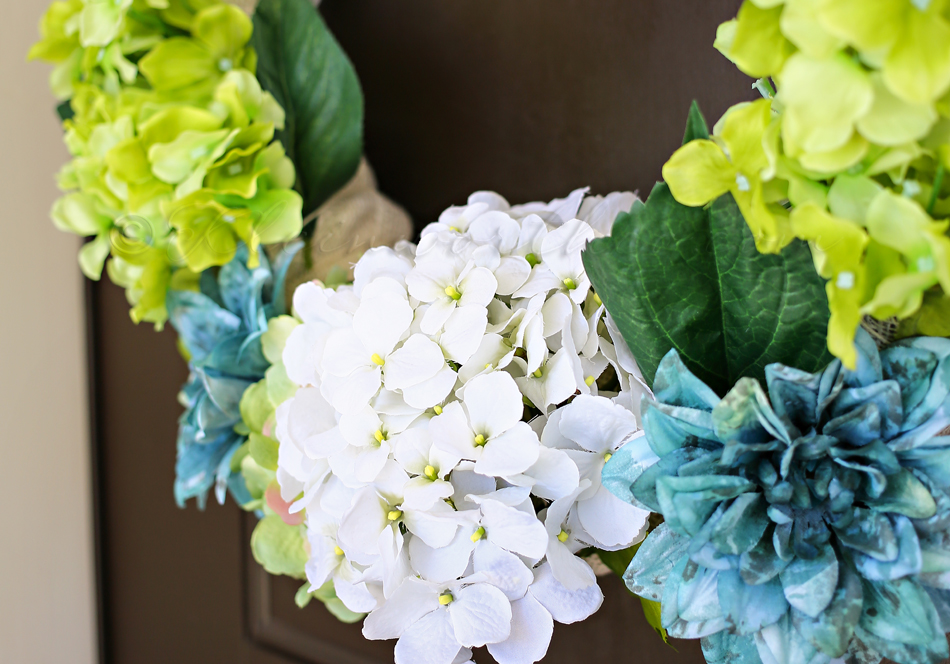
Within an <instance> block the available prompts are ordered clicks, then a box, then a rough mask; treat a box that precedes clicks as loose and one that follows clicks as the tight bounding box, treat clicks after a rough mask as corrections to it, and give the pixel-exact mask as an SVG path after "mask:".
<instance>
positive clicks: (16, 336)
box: [0, 0, 97, 664]
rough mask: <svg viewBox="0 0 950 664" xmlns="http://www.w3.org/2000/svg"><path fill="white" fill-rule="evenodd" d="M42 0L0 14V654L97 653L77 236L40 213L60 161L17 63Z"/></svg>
mask: <svg viewBox="0 0 950 664" xmlns="http://www.w3.org/2000/svg"><path fill="white" fill-rule="evenodd" d="M48 4H49V3H48V0H18V1H17V2H6V3H4V6H3V21H0V90H2V93H0V155H2V158H0V201H2V212H0V215H2V219H0V231H2V232H0V237H2V241H3V245H2V249H0V256H2V259H0V348H2V350H0V377H2V383H0V420H2V421H3V422H4V423H5V426H4V432H3V436H2V439H0V487H3V492H4V496H5V500H4V507H3V509H0V662H4V663H5V664H21V663H23V664H33V663H36V664H46V663H47V662H48V663H50V664H52V663H56V664H65V663H69V664H73V663H75V664H92V662H94V661H97V660H96V647H95V643H96V638H95V601H94V592H93V589H94V583H93V578H94V576H93V535H92V533H93V528H92V521H93V518H92V499H91V481H90V461H89V449H90V448H89V438H88V429H89V427H88V417H87V412H88V406H87V403H88V400H87V386H86V351H85V343H86V334H85V320H86V319H85V314H84V304H83V288H84V287H83V277H82V275H81V274H80V272H79V269H78V265H77V263H76V252H77V251H78V249H79V243H80V241H79V240H78V239H77V238H75V237H73V236H71V235H68V234H66V233H61V232H59V231H57V230H56V229H55V228H54V227H53V224H52V223H51V222H50V221H49V209H50V206H51V205H52V204H53V200H54V199H55V198H56V196H57V190H56V184H55V174H56V172H57V171H58V170H59V168H60V166H61V165H62V164H63V163H65V161H66V160H67V158H68V154H67V151H66V148H65V147H64V146H63V142H62V131H61V129H60V127H59V121H58V119H57V118H56V114H55V112H54V105H55V104H54V100H53V99H52V97H51V95H50V92H49V88H48V85H47V76H48V74H49V71H50V67H49V66H48V65H44V64H39V63H36V62H32V63H27V61H26V53H27V51H28V50H29V48H30V45H31V44H32V43H33V42H34V41H35V40H36V38H37V25H38V24H39V20H40V17H41V16H42V15H43V12H45V11H46V8H47V6H48Z"/></svg>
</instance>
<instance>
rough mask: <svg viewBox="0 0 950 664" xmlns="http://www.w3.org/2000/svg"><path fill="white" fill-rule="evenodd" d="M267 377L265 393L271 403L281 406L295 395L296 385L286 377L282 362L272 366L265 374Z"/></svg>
mask: <svg viewBox="0 0 950 664" xmlns="http://www.w3.org/2000/svg"><path fill="white" fill-rule="evenodd" d="M265 375H266V377H267V393H268V394H269V395H270V400H271V403H275V404H278V405H280V404H282V403H284V402H285V401H287V399H289V398H291V397H292V396H294V395H295V394H297V389H298V387H299V386H298V385H297V383H295V382H294V381H292V380H290V378H289V377H288V376H287V370H286V369H285V368H284V364H283V362H278V363H277V364H272V365H271V367H270V369H268V370H267V373H266V374H265Z"/></svg>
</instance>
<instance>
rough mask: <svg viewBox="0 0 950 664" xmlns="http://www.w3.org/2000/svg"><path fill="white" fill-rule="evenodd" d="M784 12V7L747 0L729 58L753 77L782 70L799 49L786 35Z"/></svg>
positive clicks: (738, 19) (741, 10) (740, 16)
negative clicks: (782, 24) (765, 6)
mask: <svg viewBox="0 0 950 664" xmlns="http://www.w3.org/2000/svg"><path fill="white" fill-rule="evenodd" d="M781 15H782V7H781V6H777V7H772V8H770V9H761V8H759V7H756V6H755V4H753V3H752V2H750V0H746V1H745V2H743V3H742V7H740V8H739V14H738V16H737V17H736V21H737V22H738V23H737V25H736V29H735V35H734V37H733V39H732V44H731V47H730V48H729V52H728V53H727V54H726V57H728V58H729V59H730V60H732V61H733V62H734V63H736V66H737V67H739V69H741V70H742V71H743V72H745V73H746V74H748V75H749V76H752V77H753V78H763V77H765V76H772V75H773V74H775V73H776V72H779V71H781V69H782V65H783V64H784V63H785V60H786V59H787V58H788V57H789V56H790V55H791V54H792V53H793V52H794V51H795V47H794V46H793V45H792V43H791V42H790V41H788V40H787V39H786V38H785V36H784V35H783V34H782V31H781V28H780V25H779V18H780V17H781Z"/></svg>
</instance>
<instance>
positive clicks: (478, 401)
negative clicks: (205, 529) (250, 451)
mask: <svg viewBox="0 0 950 664" xmlns="http://www.w3.org/2000/svg"><path fill="white" fill-rule="evenodd" d="M635 200H636V197H635V195H634V194H630V193H614V194H610V195H608V196H606V197H594V196H589V195H588V191H587V189H578V190H577V191H574V192H572V193H571V194H570V195H569V196H568V197H566V198H564V199H558V200H554V201H551V202H549V203H529V204H527V205H521V206H511V205H509V204H508V202H507V201H506V200H505V199H503V198H502V197H501V196H499V195H497V194H494V193H491V192H479V193H476V194H473V195H472V196H471V197H470V198H469V201H468V204H467V205H463V206H457V207H452V208H449V209H448V210H446V211H445V212H444V213H443V214H442V215H441V216H440V217H439V220H438V222H435V223H433V224H430V225H429V226H428V227H427V228H426V229H425V230H424V231H423V233H422V239H421V240H420V242H419V245H418V246H415V245H411V244H409V243H400V244H399V245H398V246H397V247H396V248H394V249H390V248H386V247H381V248H377V249H372V250H370V251H368V252H367V253H366V254H365V255H364V256H363V258H362V259H361V260H360V261H359V263H358V264H357V265H356V267H355V271H354V283H353V285H351V286H341V287H339V288H337V289H336V290H331V289H327V288H324V287H323V286H322V285H321V284H319V283H316V282H314V283H308V284H304V285H302V286H300V287H299V288H298V289H297V291H296V293H295V294H294V310H295V312H296V315H297V317H298V318H299V319H300V320H301V321H302V325H300V326H298V327H297V328H296V329H294V331H293V333H292V334H291V336H290V338H289V339H288V342H287V345H286V348H285V350H284V354H283V360H284V363H285V365H286V368H287V375H288V376H289V378H290V379H291V380H292V381H293V382H295V383H297V384H298V385H299V386H300V389H299V391H298V392H297V394H296V396H295V397H294V398H293V399H291V400H290V401H288V402H286V403H285V404H283V405H282V406H281V407H280V408H279V409H278V410H277V417H276V432H277V437H278V439H279V441H280V448H279V458H278V471H277V476H278V481H279V482H280V485H281V497H282V498H283V499H284V500H285V501H288V502H291V501H293V504H292V507H291V512H294V513H297V512H300V511H302V510H306V525H307V532H308V539H309V544H310V561H309V563H308V564H307V568H306V571H307V577H308V580H309V581H310V583H311V584H312V586H313V587H314V588H317V587H320V586H321V585H323V584H324V583H326V582H327V581H328V580H332V581H333V583H334V585H335V587H336V591H337V596H338V597H339V598H340V600H341V601H342V602H343V603H344V604H345V605H346V606H347V607H348V608H349V609H350V610H352V611H356V612H366V613H369V615H368V617H367V618H366V620H365V622H364V626H363V631H364V634H365V635H366V636H367V638H372V639H398V642H397V644H396V647H395V660H396V662H397V663H399V664H401V663H412V664H416V663H431V664H462V663H464V662H468V661H470V659H471V657H472V652H471V648H477V647H482V646H487V647H488V650H489V652H490V653H491V655H492V656H493V657H494V658H495V659H496V660H497V661H498V662H500V663H501V664H531V662H536V661H538V660H540V659H541V658H542V657H543V656H544V655H545V653H546V652H547V649H548V645H549V643H550V640H551V635H552V632H553V626H554V623H555V622H561V623H571V622H575V621H578V620H583V619H585V618H586V617H588V616H589V615H591V614H592V613H593V612H595V611H596V610H597V609H598V608H599V607H600V604H601V602H602V601H603V595H602V594H601V591H600V589H599V587H598V586H597V584H596V580H595V576H594V572H593V570H592V569H591V567H590V565H589V564H588V563H587V562H586V561H585V560H583V559H582V558H580V557H578V555H577V553H578V552H580V551H581V550H582V549H588V548H590V547H595V548H599V549H602V550H619V549H623V548H626V547H629V546H631V545H633V544H635V543H636V542H638V541H640V540H641V539H642V538H643V536H644V535H645V531H646V524H647V516H648V514H647V512H645V511H643V510H640V509H637V508H635V507H632V506H630V505H627V504H625V503H623V502H621V501H620V500H618V499H616V498H615V497H613V496H612V495H611V494H610V493H609V492H608V491H607V490H606V489H605V488H604V487H603V485H602V483H601V471H602V469H603V467H604V464H605V463H606V461H607V459H609V458H610V455H611V454H613V453H615V452H616V451H617V449H619V448H620V447H621V446H623V445H625V444H627V443H628V442H629V441H630V440H632V439H633V438H635V437H637V436H638V435H641V432H640V428H639V422H638V417H639V411H638V405H639V401H640V396H641V394H642V393H643V392H644V391H645V390H646V387H645V386H644V384H643V381H642V378H641V377H640V375H639V370H638V368H637V366H636V362H635V361H634V359H633V357H632V356H631V355H630V351H629V349H628V348H627V346H626V344H625V343H624V342H623V339H622V338H621V337H620V336H619V333H618V332H617V330H616V327H615V326H614V325H613V321H612V320H611V319H610V318H609V316H607V315H605V310H604V307H603V304H602V302H601V301H600V299H599V298H598V297H597V295H596V294H595V293H594V292H593V290H592V288H591V283H590V280H589V279H588V278H587V275H586V273H585V271H584V264H583V261H582V259H581V254H582V252H583V250H584V248H585V246H586V245H587V243H588V242H589V241H591V240H592V239H594V238H596V237H601V236H604V235H608V234H609V233H610V229H611V226H612V224H613V220H614V218H615V217H616V215H617V214H618V213H619V212H621V211H624V210H628V209H629V208H630V207H631V206H632V205H633V202H634V201H635ZM646 461H648V460H646V459H645V460H644V462H646Z"/></svg>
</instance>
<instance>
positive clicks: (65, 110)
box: [56, 99, 76, 122]
mask: <svg viewBox="0 0 950 664" xmlns="http://www.w3.org/2000/svg"><path fill="white" fill-rule="evenodd" d="M56 115H58V116H59V119H60V120H61V121H63V122H65V121H66V120H69V119H71V118H72V117H73V116H74V115H76V113H75V112H74V111H73V107H72V105H71V104H70V103H69V100H68V99H67V100H66V101H64V102H63V103H62V104H59V105H57V106H56Z"/></svg>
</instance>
